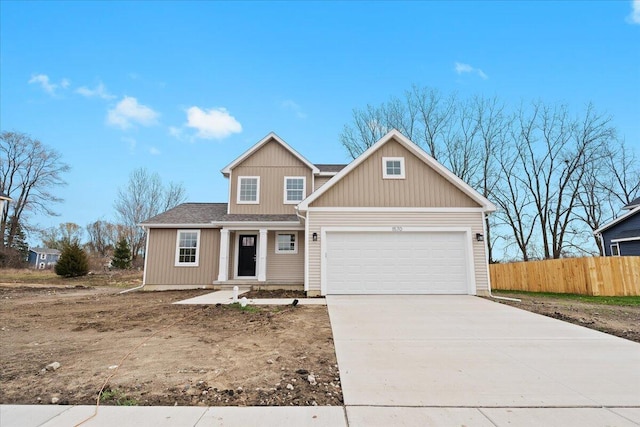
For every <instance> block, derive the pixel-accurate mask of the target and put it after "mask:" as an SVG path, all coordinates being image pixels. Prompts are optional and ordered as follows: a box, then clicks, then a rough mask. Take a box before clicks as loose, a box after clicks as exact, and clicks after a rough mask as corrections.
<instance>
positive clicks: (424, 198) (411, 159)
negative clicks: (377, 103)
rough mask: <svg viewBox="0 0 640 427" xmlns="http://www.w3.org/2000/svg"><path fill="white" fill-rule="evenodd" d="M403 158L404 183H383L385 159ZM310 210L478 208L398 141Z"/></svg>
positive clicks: (364, 164) (341, 181) (372, 155)
mask: <svg viewBox="0 0 640 427" xmlns="http://www.w3.org/2000/svg"><path fill="white" fill-rule="evenodd" d="M383 157H404V163H405V179H383V178H382V158H383ZM311 206H313V207H318V206H331V207H336V206H349V207H372V206H377V207H479V206H480V205H479V204H478V203H477V202H475V201H474V200H473V199H471V198H470V197H469V196H467V195H466V194H465V193H463V192H462V191H461V190H460V189H459V188H457V187H456V186H455V185H453V184H451V183H450V182H449V181H447V179H445V178H444V177H443V176H442V175H440V174H439V173H438V172H436V171H435V170H434V169H433V168H431V167H430V166H429V165H427V164H426V163H424V162H423V161H422V160H421V159H419V158H418V157H416V156H415V155H413V154H412V153H411V152H410V151H409V150H407V149H406V148H404V147H403V146H402V145H401V144H399V143H398V142H396V141H395V140H391V141H389V142H387V143H386V144H384V145H383V146H382V147H380V148H379V149H378V150H377V151H376V152H374V153H373V154H371V155H370V156H369V157H368V158H367V159H366V160H365V161H364V162H363V163H362V164H360V165H359V166H358V167H356V168H355V169H354V170H352V171H351V172H350V173H349V174H347V175H346V176H344V177H343V178H342V179H341V180H340V181H339V182H337V183H336V184H335V185H334V186H333V187H331V189H329V190H328V191H327V192H326V193H324V194H323V195H322V196H320V197H319V198H318V199H317V200H316V201H314V202H313V203H312V204H311Z"/></svg>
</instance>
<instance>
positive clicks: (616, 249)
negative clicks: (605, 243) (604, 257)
mask: <svg viewBox="0 0 640 427" xmlns="http://www.w3.org/2000/svg"><path fill="white" fill-rule="evenodd" d="M611 256H620V246H619V245H618V244H617V243H614V244H612V245H611Z"/></svg>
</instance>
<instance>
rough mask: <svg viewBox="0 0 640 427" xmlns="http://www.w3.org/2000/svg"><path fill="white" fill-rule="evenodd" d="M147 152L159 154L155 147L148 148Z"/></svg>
mask: <svg viewBox="0 0 640 427" xmlns="http://www.w3.org/2000/svg"><path fill="white" fill-rule="evenodd" d="M149 153H150V154H152V155H154V156H158V155H160V150H158V149H157V148H156V147H151V148H149Z"/></svg>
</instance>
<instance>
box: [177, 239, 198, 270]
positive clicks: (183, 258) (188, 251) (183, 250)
mask: <svg viewBox="0 0 640 427" xmlns="http://www.w3.org/2000/svg"><path fill="white" fill-rule="evenodd" d="M199 247H200V230H178V237H177V239H176V266H183V267H197V266H198V250H199Z"/></svg>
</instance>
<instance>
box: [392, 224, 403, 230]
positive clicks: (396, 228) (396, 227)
mask: <svg viewBox="0 0 640 427" xmlns="http://www.w3.org/2000/svg"><path fill="white" fill-rule="evenodd" d="M391 231H402V227H400V226H397V225H396V226H395V227H391Z"/></svg>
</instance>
